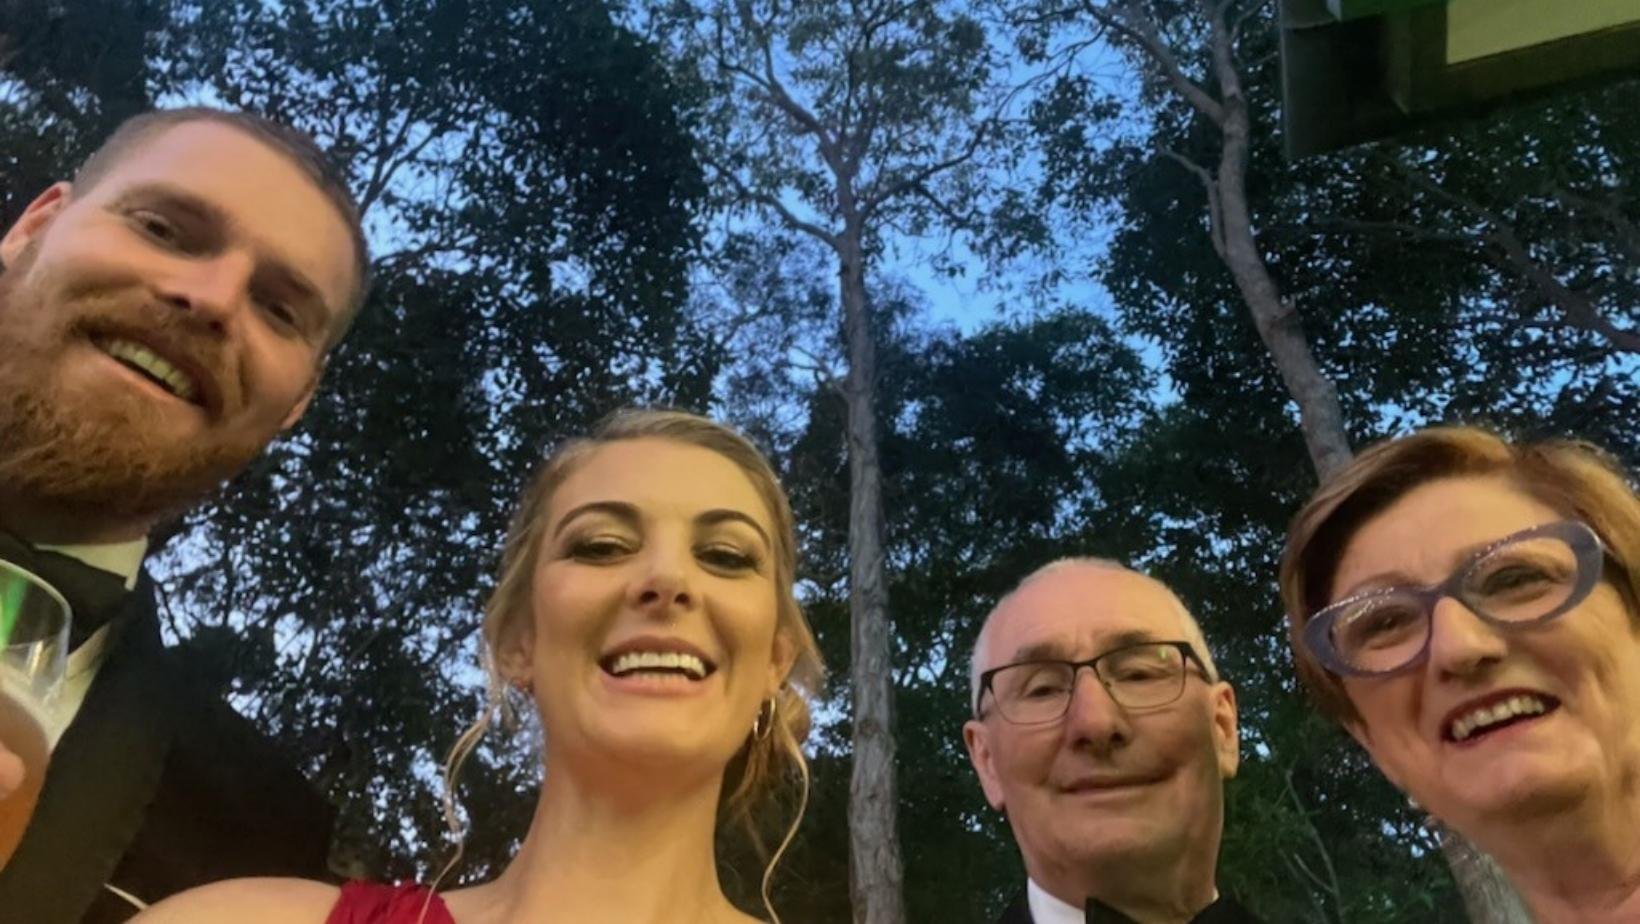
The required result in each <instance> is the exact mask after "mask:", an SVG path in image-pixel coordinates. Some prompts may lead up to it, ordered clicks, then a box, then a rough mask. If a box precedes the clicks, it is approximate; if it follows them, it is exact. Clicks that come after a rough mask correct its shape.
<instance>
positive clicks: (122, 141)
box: [73, 106, 370, 350]
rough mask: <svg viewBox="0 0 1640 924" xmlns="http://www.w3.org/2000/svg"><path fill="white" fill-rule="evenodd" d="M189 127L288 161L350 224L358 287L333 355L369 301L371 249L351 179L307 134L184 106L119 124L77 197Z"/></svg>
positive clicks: (90, 164)
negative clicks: (207, 127) (235, 133)
mask: <svg viewBox="0 0 1640 924" xmlns="http://www.w3.org/2000/svg"><path fill="white" fill-rule="evenodd" d="M189 122H215V123H217V124H219V125H226V126H228V127H229V128H234V129H237V130H239V131H241V132H244V133H245V134H247V135H249V136H251V137H252V138H254V139H255V140H257V141H259V142H261V143H262V144H264V145H267V146H268V147H269V148H270V149H272V150H274V151H277V152H278V153H280V154H282V155H284V157H285V159H287V160H289V161H290V162H291V163H292V164H294V165H296V167H297V168H298V169H300V170H301V171H302V173H304V174H305V175H306V176H307V178H308V179H309V180H311V181H312V182H313V185H314V186H316V187H318V189H319V191H320V192H322V193H324V196H325V198H326V199H328V200H330V204H331V205H332V206H334V207H335V208H336V211H337V212H339V213H341V216H342V219H343V221H344V222H345V223H346V224H347V230H348V234H349V235H350V236H351V237H352V239H353V256H354V265H353V270H354V279H355V283H354V287H353V292H352V293H351V295H350V297H349V298H348V301H347V304H345V305H343V306H341V309H342V318H341V323H339V324H336V325H335V329H334V330H333V331H332V332H331V335H330V338H329V339H328V340H327V341H326V342H325V349H326V350H329V349H330V348H331V347H332V346H335V345H336V343H337V342H338V341H340V340H341V339H342V335H343V334H345V333H347V329H348V328H349V327H350V326H352V324H353V319H354V317H356V316H357V315H358V312H359V308H360V307H361V306H363V304H364V299H365V295H366V294H367V293H368V291H369V289H370V245H369V243H368V242H367V241H366V240H365V236H364V224H363V220H362V218H361V216H360V213H359V203H358V200H356V199H354V198H353V193H352V191H351V190H349V189H348V186H347V177H346V176H345V175H344V174H343V173H342V171H341V170H340V169H338V168H337V166H336V164H335V162H334V161H332V160H331V159H330V157H329V155H327V154H326V153H325V152H324V151H323V150H321V149H320V148H319V145H318V144H317V143H316V142H315V141H314V140H313V139H312V138H311V137H309V136H308V135H307V134H305V133H304V132H301V131H298V130H296V129H294V128H291V127H290V126H288V125H284V124H282V123H279V122H275V121H274V120H272V119H269V118H266V117H265V116H260V115H256V114H255V113H251V112H233V111H230V110H227V109H214V108H212V107H209V106H185V107H181V108H178V109H156V110H153V111H152V112H144V113H140V114H138V115H134V116H132V117H131V118H129V119H126V120H125V121H124V122H121V123H120V126H119V127H118V128H116V129H114V133H113V134H111V135H109V136H108V138H107V140H105V141H104V142H103V143H102V146H101V147H99V148H97V150H95V151H93V152H92V154H91V156H90V157H88V158H86V160H85V163H83V164H81V165H80V169H79V171H78V172H76V173H75V174H74V182H73V185H74V190H75V193H76V194H79V193H83V192H85V191H86V190H89V189H91V187H93V186H95V185H97V183H98V181H100V180H101V179H102V178H103V177H104V176H106V175H107V174H108V172H109V171H110V170H111V169H113V167H114V166H115V165H116V164H118V163H119V162H120V160H122V159H123V158H124V157H126V156H127V155H129V154H130V153H131V152H132V151H133V150H135V149H137V148H138V147H140V146H141V145H142V144H143V143H144V142H146V141H148V140H149V139H151V138H153V137H154V136H155V135H158V134H160V133H161V132H164V131H166V130H168V129H171V128H175V127H177V126H179V125H185V124H187V123H189Z"/></svg>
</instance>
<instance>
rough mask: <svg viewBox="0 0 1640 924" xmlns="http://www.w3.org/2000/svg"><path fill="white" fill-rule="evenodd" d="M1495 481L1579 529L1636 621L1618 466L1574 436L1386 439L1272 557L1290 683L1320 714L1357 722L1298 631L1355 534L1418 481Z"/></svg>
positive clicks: (1634, 539)
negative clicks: (1606, 565)
mask: <svg viewBox="0 0 1640 924" xmlns="http://www.w3.org/2000/svg"><path fill="white" fill-rule="evenodd" d="M1470 475H1503V476H1505V477H1507V478H1509V479H1510V481H1512V482H1513V483H1514V485H1515V486H1516V487H1517V488H1518V489H1519V490H1520V491H1522V492H1523V493H1525V494H1526V495H1528V496H1530V497H1532V498H1534V499H1536V500H1538V501H1540V502H1542V503H1544V504H1547V505H1548V506H1550V507H1553V508H1554V509H1555V510H1557V511H1559V512H1560V513H1561V514H1562V515H1564V516H1567V517H1575V518H1577V519H1579V520H1582V521H1583V522H1584V523H1586V524H1588V525H1589V527H1590V528H1591V529H1593V530H1594V531H1595V534H1596V535H1598V536H1599V537H1600V541H1601V542H1602V543H1604V544H1605V546H1606V550H1607V553H1608V555H1609V557H1610V559H1611V561H1612V563H1613V564H1615V566H1616V569H1615V570H1616V572H1617V573H1611V570H1612V569H1608V573H1607V575H1606V580H1607V581H1608V582H1610V583H1611V584H1612V585H1613V586H1614V587H1616V588H1617V591H1618V593H1619V594H1620V595H1621V596H1622V597H1623V599H1624V601H1625V602H1626V603H1627V605H1628V608H1629V613H1630V615H1631V616H1634V617H1636V618H1640V497H1637V496H1636V495H1635V490H1634V487H1633V486H1632V484H1631V483H1630V481H1629V480H1628V476H1627V475H1626V474H1625V473H1624V471H1623V469H1622V467H1621V466H1620V465H1619V464H1618V463H1617V462H1616V460H1614V459H1613V458H1612V457H1611V456H1610V455H1608V454H1607V453H1606V452H1605V451H1603V450H1601V449H1600V448H1598V447H1596V446H1594V445H1592V444H1590V443H1586V442H1582V441H1578V440H1558V439H1557V440H1544V441H1539V442H1515V441H1510V440H1508V439H1505V438H1504V437H1502V436H1499V435H1497V434H1495V433H1492V432H1490V431H1487V430H1483V429H1480V428H1478V427H1431V428H1429V429H1427V430H1421V431H1419V432H1417V433H1413V434H1410V435H1408V436H1403V437H1398V438H1394V439H1389V440H1385V441H1384V442H1381V443H1378V444H1377V445H1375V446H1373V447H1371V448H1370V449H1367V450H1366V451H1365V452H1363V453H1361V454H1360V455H1359V456H1357V457H1356V459H1355V461H1354V462H1353V463H1351V464H1350V466H1349V467H1348V468H1346V469H1344V470H1343V471H1342V472H1340V473H1338V475H1336V476H1334V477H1333V478H1332V480H1330V481H1328V482H1327V483H1326V484H1324V485H1322V486H1321V489H1320V490H1318V491H1317V492H1316V493H1315V496H1314V497H1312V498H1310V501H1309V503H1307V504H1305V505H1304V508H1303V509H1302V510H1300V511H1299V512H1298V515H1297V516H1295V517H1293V521H1292V525H1291V526H1290V527H1289V528H1288V531H1287V548H1286V551H1285V552H1284V553H1283V554H1282V558H1281V600H1282V604H1283V605H1284V606H1285V607H1286V609H1287V629H1288V639H1289V641H1290V642H1291V644H1292V648H1293V660H1294V662H1295V663H1296V664H1297V666H1298V674H1299V677H1300V678H1302V679H1303V681H1304V684H1305V686H1307V687H1308V688H1309V690H1310V694H1311V696H1312V697H1313V698H1314V700H1315V702H1316V705H1317V706H1318V707H1319V708H1320V709H1321V711H1322V712H1323V713H1325V714H1327V715H1329V716H1331V717H1332V718H1334V719H1337V720H1338V721H1340V722H1344V723H1353V722H1357V721H1359V720H1360V715H1359V713H1357V712H1356V710H1355V707H1354V705H1353V704H1352V703H1350V701H1349V697H1348V696H1346V695H1345V693H1344V687H1343V685H1342V684H1341V683H1340V682H1339V679H1338V678H1337V677H1335V676H1333V675H1332V674H1331V673H1329V672H1328V671H1327V670H1326V668H1324V667H1322V666H1321V664H1320V663H1319V662H1317V661H1316V660H1315V658H1314V657H1313V656H1312V655H1311V654H1310V653H1309V652H1308V651H1307V650H1306V649H1305V648H1304V645H1303V641H1302V640H1301V639H1300V637H1299V636H1300V632H1301V630H1302V629H1303V627H1304V624H1305V623H1306V622H1308V621H1309V618H1310V617H1311V616H1312V615H1314V614H1315V612H1316V611H1317V610H1319V609H1320V608H1321V607H1323V606H1325V605H1326V604H1327V603H1328V602H1329V600H1328V598H1329V596H1330V595H1331V591H1332V582H1333V577H1334V575H1335V574H1336V572H1337V570H1338V563H1339V559H1340V558H1341V557H1342V556H1343V553H1344V547H1345V546H1346V545H1348V543H1349V541H1350V539H1351V537H1353V536H1354V535H1355V533H1356V531H1357V530H1359V529H1360V528H1361V527H1362V525H1364V524H1365V523H1366V522H1367V521H1368V520H1370V519H1372V518H1373V517H1374V516H1376V515H1378V514H1379V513H1382V512H1383V511H1384V510H1386V509H1388V508H1389V507H1390V506H1391V505H1392V504H1394V503H1395V502H1396V501H1397V500H1399V499H1400V498H1402V497H1403V496H1405V495H1406V494H1407V493H1408V492H1410V491H1411V490H1412V489H1414V488H1416V487H1418V486H1419V485H1422V484H1426V483H1428V482H1431V481H1436V480H1439V479H1442V478H1452V477H1460V476H1470Z"/></svg>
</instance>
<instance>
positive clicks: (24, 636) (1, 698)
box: [0, 561, 70, 867]
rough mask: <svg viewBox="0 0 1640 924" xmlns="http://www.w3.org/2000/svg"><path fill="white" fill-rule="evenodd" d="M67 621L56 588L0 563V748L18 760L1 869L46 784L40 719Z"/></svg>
mask: <svg viewBox="0 0 1640 924" xmlns="http://www.w3.org/2000/svg"><path fill="white" fill-rule="evenodd" d="M69 618H70V614H69V607H68V601H66V600H64V599H63V597H62V595H61V594H59V593H58V592H57V591H56V589H55V588H53V587H52V586H51V585H50V584H47V583H46V582H45V581H43V580H41V579H40V578H39V577H37V576H35V575H34V574H32V573H30V572H28V571H26V570H24V569H22V568H20V567H18V566H16V565H13V564H11V563H10V562H7V561H0V745H4V746H5V748H6V750H8V751H10V752H11V753H13V754H15V755H17V756H18V757H20V758H22V761H23V782H22V785H21V786H19V787H18V788H17V789H16V790H15V791H13V792H12V793H11V794H10V795H7V796H5V797H3V798H0V867H3V866H5V865H6V862H7V861H8V860H10V859H11V855H12V853H13V851H15V850H16V849H17V844H18V843H19V842H20V841H22V839H23V830H24V829H25V828H27V827H28V820H29V817H30V816H31V815H33V814H34V805H35V803H36V802H37V801H39V798H40V787H41V785H42V784H43V783H44V782H45V776H46V765H47V764H48V763H49V762H50V759H51V741H50V738H49V737H48V736H47V734H46V721H45V716H46V710H47V709H48V708H50V706H51V705H52V703H53V702H54V701H55V699H56V697H57V695H58V692H59V691H60V690H61V688H62V684H63V674H64V670H65V666H66V663H67V653H68V624H69Z"/></svg>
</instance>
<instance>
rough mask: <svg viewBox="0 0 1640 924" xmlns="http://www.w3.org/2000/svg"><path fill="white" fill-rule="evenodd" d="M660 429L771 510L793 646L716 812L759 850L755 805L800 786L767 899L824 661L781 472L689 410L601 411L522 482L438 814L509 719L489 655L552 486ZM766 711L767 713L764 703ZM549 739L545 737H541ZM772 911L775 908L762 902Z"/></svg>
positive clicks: (787, 639) (528, 581)
mask: <svg viewBox="0 0 1640 924" xmlns="http://www.w3.org/2000/svg"><path fill="white" fill-rule="evenodd" d="M639 439H660V440H670V441H672V442H675V443H682V444H684V445H688V446H697V447H699V448H701V449H707V450H710V451H712V452H715V453H717V454H718V455H720V456H722V457H724V458H725V459H728V460H729V461H730V462H733V463H734V464H735V465H736V466H737V467H739V468H740V470H741V471H742V472H745V474H746V477H747V478H748V479H750V480H751V483H752V487H753V488H754V489H756V491H757V493H758V496H759V497H760V498H762V500H763V503H764V504H765V506H767V507H768V509H769V514H770V516H771V517H772V518H773V520H774V523H773V525H774V530H773V533H772V534H771V536H770V541H771V543H772V544H773V546H774V548H773V550H772V551H773V561H774V583H775V593H776V595H777V603H776V606H777V612H776V626H775V631H776V637H777V638H779V639H782V640H783V642H784V644H785V645H787V646H788V648H789V650H790V651H791V652H792V654H793V655H794V656H795V657H794V660H793V662H792V667H791V671H790V672H789V673H788V674H787V675H786V682H785V683H783V684H782V685H781V687H780V691H779V693H778V694H777V695H776V697H775V701H774V704H773V707H772V709H771V708H770V706H769V703H768V701H767V700H765V702H764V705H763V706H762V707H760V713H759V720H760V725H761V726H762V727H760V728H759V733H758V734H756V735H753V734H752V729H751V728H750V727H748V728H747V730H746V731H747V742H746V745H745V747H744V748H743V749H742V752H741V753H740V754H739V755H737V757H736V758H735V760H733V761H732V762H731V763H730V765H729V770H728V775H726V777H725V779H724V788H723V792H724V797H723V801H722V804H721V806H720V817H721V818H722V819H724V820H728V821H731V822H738V823H741V824H743V825H744V827H745V829H746V830H747V832H748V834H749V836H750V837H751V838H752V840H753V844H754V846H755V847H756V848H757V849H758V850H759V851H760V852H763V844H762V842H761V839H760V837H759V835H758V832H759V830H760V827H761V825H760V824H759V822H760V821H761V818H760V815H759V810H760V809H762V808H763V807H765V806H766V805H772V804H777V803H779V802H780V801H781V799H782V797H783V796H784V795H785V794H786V791H787V790H789V789H790V788H792V787H793V785H794V784H795V785H796V786H797V787H798V788H799V792H798V806H797V809H796V813H795V814H796V817H795V818H794V819H793V820H792V822H791V824H790V826H789V827H788V828H787V833H786V836H785V838H784V839H783V840H782V841H781V843H780V845H779V847H778V848H777V849H776V850H775V851H774V853H773V856H772V857H771V858H770V859H769V862H768V865H767V867H766V868H765V870H764V876H763V897H764V902H765V903H767V902H768V888H769V876H770V874H772V872H773V870H774V865H775V863H777V862H778V861H779V858H780V854H781V853H782V852H784V850H785V848H786V846H787V845H788V844H789V843H790V841H791V837H792V835H793V834H794V833H795V832H796V828H797V822H798V821H799V820H801V818H802V813H803V808H804V806H805V805H806V803H807V792H808V763H807V761H806V760H805V759H804V757H803V751H802V743H803V741H804V739H806V738H807V737H808V733H809V722H810V714H809V699H810V697H812V696H813V695H814V694H815V693H816V692H817V691H818V689H819V686H820V683H821V680H822V679H823V677H824V673H825V669H824V666H823V665H822V663H821V659H820V649H819V646H818V645H817V644H816V643H815V640H814V633H813V631H812V630H811V629H810V628H809V624H808V620H807V619H806V618H805V617H804V616H803V611H802V609H801V608H800V607H799V606H798V604H797V598H796V596H795V595H794V594H793V584H794V582H795V580H796V574H797V535H796V527H795V524H794V522H793V519H792V511H791V503H790V502H789V501H788V500H787V499H786V492H785V490H784V489H783V488H781V486H780V480H779V477H778V476H776V475H775V472H774V469H773V468H772V467H770V465H769V462H768V460H767V459H766V458H764V456H763V453H761V452H759V451H758V449H757V447H756V446H754V445H752V443H751V441H750V440H748V439H747V438H746V437H745V436H743V435H741V434H740V433H738V432H737V431H735V430H733V429H731V428H729V427H726V426H724V425H723V424H720V423H717V422H716V421H713V420H709V419H707V418H705V417H701V416H699V415H696V414H690V413H686V412H683V411H674V410H658V409H655V410H644V409H628V410H622V411H618V412H616V413H614V414H612V415H610V416H609V417H606V418H604V420H602V421H601V422H600V423H598V424H597V425H596V426H595V427H594V428H593V430H592V432H591V433H590V434H588V435H586V436H584V437H579V438H576V439H571V440H569V441H567V442H565V443H563V444H561V445H560V446H559V447H558V448H557V449H556V450H555V451H554V452H553V453H552V455H551V456H549V457H548V458H547V460H546V461H545V462H544V463H543V464H542V465H541V467H540V469H539V470H537V472H536V473H535V475H534V477H533V478H531V479H530V482H529V485H528V486H527V487H526V488H525V489H524V494H523V497H522V498H521V500H520V503H519V505H518V511H517V513H515V514H514V515H513V520H512V525H511V527H510V528H509V529H508V530H507V541H506V544H505V545H504V546H503V547H502V552H501V572H500V577H499V579H498V580H497V582H496V586H495V591H494V592H493V593H492V594H491V595H490V599H489V602H488V603H487V604H486V605H485V608H484V624H483V639H484V650H485V659H484V660H485V673H486V675H487V677H488V696H487V700H486V703H485V708H484V711H483V714H482V715H481V716H480V717H479V719H478V720H477V721H476V722H474V723H473V725H472V726H471V727H469V728H468V729H467V730H466V732H464V733H463V734H462V736H461V738H460V739H459V740H458V741H457V742H456V745H455V747H454V748H452V750H451V753H450V757H449V760H448V761H447V762H446V787H445V791H446V816H447V820H449V821H450V822H451V824H452V826H454V824H455V822H454V808H453V804H452V803H453V788H454V785H453V784H454V779H455V775H456V774H457V773H458V772H459V771H460V766H461V763H462V762H463V761H464V760H465V759H466V757H467V755H468V754H469V753H470V752H471V751H472V749H473V747H475V746H476V745H477V744H478V741H479V739H480V738H482V737H483V735H484V733H485V732H486V731H487V730H488V729H489V728H490V726H491V725H492V724H494V720H495V717H496V716H497V715H498V714H499V715H500V716H501V717H502V719H503V720H504V724H510V721H511V719H512V718H513V716H514V710H515V709H516V704H515V703H514V702H513V701H512V700H511V699H510V698H509V694H508V691H509V689H510V686H509V684H508V683H507V679H506V678H505V677H503V676H502V674H501V672H500V669H499V667H498V665H497V658H496V653H497V652H499V651H501V650H503V648H504V646H505V645H506V643H508V642H509V641H511V640H512V639H514V638H516V633H518V632H520V631H521V630H523V629H524V628H525V627H526V624H527V622H528V621H529V620H530V618H531V599H532V592H533V586H532V583H533V582H532V579H533V577H534V574H535V562H536V559H537V558H538V557H539V556H540V552H541V543H542V540H543V537H544V536H545V533H546V525H547V524H546V513H547V508H548V506H549V505H550V504H551V503H552V497H553V494H554V493H556V492H557V490H558V487H559V486H560V485H562V484H563V483H564V481H565V480H566V479H568V478H569V476H570V475H571V474H573V473H574V472H575V471H577V470H578V469H579V468H580V467H581V465H582V464H584V463H585V462H586V460H587V459H588V458H590V457H591V456H592V454H593V453H595V452H596V451H597V450H598V449H599V448H601V447H603V446H607V445H609V444H611V443H618V442H624V441H627V440H639ZM771 712H772V718H771V716H770V713H771ZM549 745H550V743H549ZM770 911H771V913H772V912H773V909H770Z"/></svg>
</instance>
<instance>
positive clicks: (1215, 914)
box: [997, 891, 1259, 924]
mask: <svg viewBox="0 0 1640 924" xmlns="http://www.w3.org/2000/svg"><path fill="white" fill-rule="evenodd" d="M1095 904H1097V903H1095ZM1098 907H1099V908H1100V909H1102V911H1095V910H1090V911H1089V912H1088V918H1087V919H1088V921H1089V922H1090V924H1106V922H1109V924H1120V922H1125V921H1127V920H1128V918H1127V916H1126V915H1124V914H1122V913H1121V912H1119V911H1112V910H1110V909H1108V908H1105V906H1104V905H1099V906H1098ZM997 924H1036V922H1035V921H1034V920H1032V918H1031V904H1030V900H1029V899H1027V898H1026V897H1025V893H1024V892H1023V891H1021V892H1020V893H1019V894H1018V895H1017V896H1015V897H1014V900H1013V902H1012V903H1010V904H1009V905H1008V907H1007V908H1005V909H1003V912H1002V917H1000V918H997ZM1191 924H1259V919H1258V918H1255V917H1253V915H1252V913H1251V912H1249V911H1248V910H1247V909H1246V908H1243V907H1242V906H1241V905H1240V904H1238V903H1237V902H1236V900H1235V899H1233V898H1231V897H1229V896H1228V895H1222V894H1221V895H1220V896H1219V899H1218V901H1215V902H1214V903H1213V904H1211V905H1208V906H1207V907H1206V908H1203V909H1202V910H1201V912H1200V913H1199V914H1197V915H1196V916H1195V917H1194V918H1192V919H1191Z"/></svg>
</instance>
